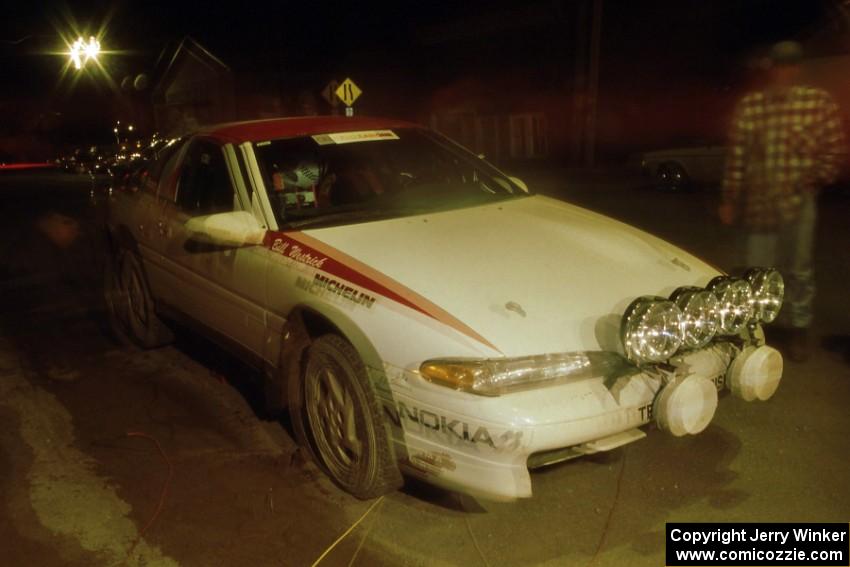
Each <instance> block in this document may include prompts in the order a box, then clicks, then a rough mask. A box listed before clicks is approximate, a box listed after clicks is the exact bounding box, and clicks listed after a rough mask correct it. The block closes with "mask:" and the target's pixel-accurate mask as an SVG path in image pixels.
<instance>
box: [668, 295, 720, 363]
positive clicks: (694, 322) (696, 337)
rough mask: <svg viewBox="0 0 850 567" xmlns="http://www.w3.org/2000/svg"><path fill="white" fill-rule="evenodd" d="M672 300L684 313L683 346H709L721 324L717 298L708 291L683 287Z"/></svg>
mask: <svg viewBox="0 0 850 567" xmlns="http://www.w3.org/2000/svg"><path fill="white" fill-rule="evenodd" d="M670 299H672V300H673V301H674V302H675V303H676V306H677V307H678V308H679V310H680V311H681V312H682V342H683V344H684V345H685V346H686V347H688V348H702V347H704V346H705V345H707V344H708V343H709V341H711V339H713V338H714V334H715V333H716V332H717V327H718V326H719V324H720V314H719V313H718V306H719V302H718V301H717V297H716V296H715V295H714V294H713V293H711V292H710V291H708V290H706V289H702V288H698V287H682V288H679V289H677V290H676V292H675V293H674V294H673V296H672V297H671V298H670Z"/></svg>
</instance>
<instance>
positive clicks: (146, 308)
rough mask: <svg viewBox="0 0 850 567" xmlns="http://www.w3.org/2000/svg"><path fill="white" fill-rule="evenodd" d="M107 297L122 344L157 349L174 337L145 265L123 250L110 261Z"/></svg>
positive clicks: (110, 319)
mask: <svg viewBox="0 0 850 567" xmlns="http://www.w3.org/2000/svg"><path fill="white" fill-rule="evenodd" d="M103 297H104V300H105V303H106V316H107V319H108V323H109V329H110V331H111V332H112V334H113V335H114V337H115V338H116V339H117V340H118V342H120V343H122V344H135V345H137V346H140V347H142V348H155V347H158V346H162V345H165V344H168V343H170V342H171V341H173V340H174V335H173V334H172V332H171V329H169V328H168V327H167V326H166V325H165V323H163V322H162V320H161V319H160V318H159V317H158V316H157V314H156V310H155V308H154V302H153V298H152V297H151V293H150V289H149V287H148V283H147V278H146V277H145V273H144V270H143V269H142V263H141V261H140V260H139V258H138V257H137V256H136V254H135V253H134V252H131V251H129V250H125V249H119V250H118V251H117V252H116V253H115V254H113V255H110V257H109V258H108V259H107V262H106V266H105V269H104V281H103Z"/></svg>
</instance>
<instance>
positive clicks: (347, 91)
mask: <svg viewBox="0 0 850 567" xmlns="http://www.w3.org/2000/svg"><path fill="white" fill-rule="evenodd" d="M362 93H363V91H361V90H360V88H359V87H358V86H357V85H355V84H354V81H352V80H351V79H346V80H344V81H343V82H342V84H341V85H339V87H337V89H336V96H338V97H339V100H341V101H342V102H344V103H345V106H351V105H352V104H354V101H355V100H357V97H359V96H360V95H361V94H362Z"/></svg>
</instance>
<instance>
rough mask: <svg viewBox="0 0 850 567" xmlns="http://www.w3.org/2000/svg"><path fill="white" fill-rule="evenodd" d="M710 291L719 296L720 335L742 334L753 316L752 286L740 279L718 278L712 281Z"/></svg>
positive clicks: (709, 286) (709, 285)
mask: <svg viewBox="0 0 850 567" xmlns="http://www.w3.org/2000/svg"><path fill="white" fill-rule="evenodd" d="M708 289H710V290H711V291H712V293H714V295H716V296H717V299H718V302H719V306H718V313H719V315H720V328H719V330H718V333H723V334H726V335H736V334H738V333H740V332H741V331H742V330H743V329H744V326H746V324H747V322H748V321H749V320H750V319H751V318H752V316H753V304H752V303H751V302H750V298H751V297H752V289H750V284H749V283H747V282H746V281H745V280H742V279H740V278H733V277H729V276H718V277H716V278H714V279H713V280H711V283H709V284H708Z"/></svg>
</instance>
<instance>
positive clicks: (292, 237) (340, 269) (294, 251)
mask: <svg viewBox="0 0 850 567" xmlns="http://www.w3.org/2000/svg"><path fill="white" fill-rule="evenodd" d="M264 244H265V246H266V247H267V248H270V249H271V250H272V251H274V252H277V253H279V254H280V255H282V256H283V257H285V258H289V259H292V260H294V261H295V262H298V263H299V264H302V265H304V266H307V267H308V268H314V269H319V270H321V271H323V272H325V273H327V274H329V275H330V276H332V277H333V278H334V279H336V280H344V281H346V282H349V283H351V284H354V285H355V286H357V287H359V288H362V289H364V290H367V291H368V292H370V293H371V294H374V295H372V296H371V297H375V296H381V297H383V298H386V299H389V300H391V301H394V302H396V303H398V304H400V305H403V306H405V307H408V308H410V309H413V310H415V311H418V312H419V313H422V314H423V315H425V316H427V317H431V318H432V319H435V320H436V321H439V322H440V323H443V324H444V325H446V326H448V327H450V328H452V329H454V330H456V331H458V332H459V333H462V334H464V335H466V336H467V337H469V338H471V339H473V340H476V341H478V342H480V343H481V344H484V345H486V346H487V347H489V348H491V349H493V350H494V351H496V352H499V353H501V351H500V350H499V349H498V348H497V347H496V346H495V345H494V344H493V343H491V342H490V341H488V340H487V339H485V338H484V337H482V336H481V335H480V334H478V333H477V332H475V330H474V329H472V328H470V327H469V326H468V325H466V324H465V323H463V322H462V321H460V320H458V319H457V318H456V317H454V316H452V315H451V314H450V313H448V312H447V311H445V310H444V309H442V308H441V307H440V306H438V305H435V304H434V303H432V302H430V301H428V299H426V298H425V297H423V296H421V295H419V294H417V293H416V292H414V291H413V290H411V289H409V288H407V287H406V286H404V285H402V284H400V283H399V282H397V281H395V280H393V279H392V278H390V277H388V276H386V275H385V274H382V273H381V272H378V271H377V270H375V269H374V268H371V267H369V266H367V265H366V264H363V263H362V262H360V261H358V260H357V259H355V258H352V257H351V256H348V255H347V254H345V253H344V252H342V251H340V250H337V249H335V248H333V247H331V246H328V245H327V244H325V243H324V242H322V241H320V240H317V239H315V238H313V237H310V236H308V235H306V234H304V233H302V232H297V231H293V232H269V233H267V234H266V239H265V242H264ZM311 285H312V284H311Z"/></svg>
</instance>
